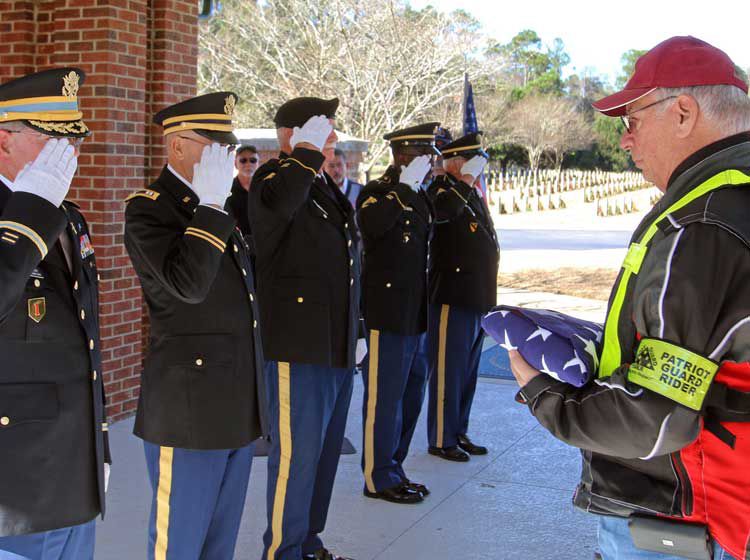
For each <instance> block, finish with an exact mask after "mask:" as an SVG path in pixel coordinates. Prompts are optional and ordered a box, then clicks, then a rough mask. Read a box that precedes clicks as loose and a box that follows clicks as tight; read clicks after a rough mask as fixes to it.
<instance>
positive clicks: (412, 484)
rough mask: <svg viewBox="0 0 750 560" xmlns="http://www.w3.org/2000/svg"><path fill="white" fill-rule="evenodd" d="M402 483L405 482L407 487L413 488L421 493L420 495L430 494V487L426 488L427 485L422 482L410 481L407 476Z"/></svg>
mask: <svg viewBox="0 0 750 560" xmlns="http://www.w3.org/2000/svg"><path fill="white" fill-rule="evenodd" d="M404 484H406V485H407V486H408V487H409V488H413V489H414V490H416V491H417V492H419V493H420V494H422V496H424V497H425V498H426V497H427V496H429V495H430V489H429V488H427V486H425V485H424V484H420V483H419V482H412V481H411V480H409V479H408V478H406V479H404Z"/></svg>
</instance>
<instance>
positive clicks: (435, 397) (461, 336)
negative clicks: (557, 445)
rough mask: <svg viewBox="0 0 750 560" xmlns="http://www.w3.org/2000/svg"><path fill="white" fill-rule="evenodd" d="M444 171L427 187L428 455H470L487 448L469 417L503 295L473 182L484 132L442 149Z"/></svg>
mask: <svg viewBox="0 0 750 560" xmlns="http://www.w3.org/2000/svg"><path fill="white" fill-rule="evenodd" d="M442 154H443V167H444V168H445V171H446V174H445V175H441V176H439V177H437V178H436V179H435V180H434V181H433V182H432V184H431V185H430V188H429V190H428V193H429V195H430V197H431V198H432V200H433V201H434V204H435V212H436V225H435V235H434V238H433V242H432V245H431V253H430V273H429V276H430V325H429V329H428V331H429V341H430V342H429V360H430V394H429V408H428V422H427V424H428V436H429V444H430V446H429V453H430V454H431V455H435V456H437V457H440V458H442V459H447V460H450V461H468V460H469V455H484V454H486V453H487V448H486V447H483V446H481V445H477V444H475V443H473V442H472V441H471V439H470V438H469V435H468V429H469V415H470V413H471V405H472V402H473V400H474V391H475V389H476V385H477V371H478V368H479V358H480V356H481V353H482V341H483V338H484V333H483V331H482V328H481V324H480V321H481V319H482V316H483V315H484V314H485V313H486V312H487V311H489V310H490V309H491V308H492V307H493V306H494V305H495V304H496V301H497V269H498V264H499V261H500V251H499V245H498V242H497V235H496V234H495V226H494V224H493V223H492V218H491V217H490V212H489V209H488V208H487V204H486V202H485V201H484V198H483V197H482V195H481V193H480V192H479V191H478V190H477V189H476V188H475V187H474V182H475V181H476V179H477V177H478V176H479V175H480V174H481V172H482V169H484V166H485V165H486V163H487V160H488V155H487V153H486V152H485V151H484V150H483V149H482V145H481V137H480V134H479V133H476V134H468V135H466V136H463V137H461V138H459V139H457V140H455V141H454V142H451V143H450V144H446V145H445V146H444V147H443V149H442Z"/></svg>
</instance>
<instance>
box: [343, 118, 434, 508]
mask: <svg viewBox="0 0 750 560" xmlns="http://www.w3.org/2000/svg"><path fill="white" fill-rule="evenodd" d="M438 124H439V123H436V122H431V123H426V124H421V125H417V126H413V127H409V128H404V129H402V130H397V131H394V132H391V133H389V134H386V135H385V136H384V137H383V138H384V139H385V140H388V141H389V142H390V147H391V151H392V154H393V164H392V165H391V166H390V167H388V169H386V171H385V174H384V175H383V176H382V177H380V178H379V179H376V180H374V181H371V182H370V183H368V184H367V186H366V187H365V188H364V189H363V190H362V192H361V193H360V195H359V198H358V200H357V216H358V220H359V225H360V228H361V230H362V239H363V242H364V259H363V265H362V281H363V288H362V290H363V314H364V319H365V327H366V329H367V340H368V350H369V351H368V354H367V358H366V360H365V364H364V367H363V381H364V385H365V395H364V402H363V406H362V408H363V440H364V444H363V453H362V471H363V473H364V477H365V488H364V495H365V496H367V497H368V498H379V499H382V500H387V501H389V502H394V503H399V504H412V503H418V502H421V501H422V500H423V499H424V497H425V496H426V495H427V494H429V490H428V489H427V487H426V486H425V485H423V484H419V483H414V482H411V481H410V480H409V478H408V477H407V476H406V473H405V472H404V468H403V462H404V460H405V459H406V456H407V454H408V452H409V445H410V443H411V439H412V436H413V435H414V428H415V427H416V424H417V419H418V418H419V412H420V410H421V408H422V402H423V401H424V392H425V386H426V383H427V373H428V370H427V353H426V336H425V332H426V331H427V253H428V248H429V240H430V232H431V230H432V222H433V210H432V204H431V202H430V201H429V199H428V197H427V194H426V192H425V190H424V189H423V186H426V185H424V182H425V180H426V179H427V178H428V176H429V174H430V171H431V168H432V160H433V159H434V158H435V156H436V155H437V154H438V151H437V150H436V148H435V130H436V128H437V126H438Z"/></svg>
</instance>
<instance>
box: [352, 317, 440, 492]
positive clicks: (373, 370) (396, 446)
mask: <svg viewBox="0 0 750 560" xmlns="http://www.w3.org/2000/svg"><path fill="white" fill-rule="evenodd" d="M426 341H427V336H426V335H424V334H423V335H413V336H409V335H401V334H395V333H390V332H385V331H378V330H370V331H368V337H367V344H368V346H367V347H368V352H367V357H366V358H365V363H364V367H363V370H362V380H363V382H364V385H365V395H364V401H363V403H362V418H363V420H362V423H363V430H362V438H363V445H362V472H363V474H364V476H365V487H366V488H367V490H369V491H370V492H379V491H381V490H385V489H386V488H392V487H394V486H396V485H398V484H400V483H401V482H402V481H403V480H404V479H406V478H407V477H406V474H405V473H404V469H403V461H404V460H405V459H406V456H407V455H408V453H409V445H410V444H411V438H412V436H413V435H414V429H415V427H416V424H417V419H418V418H419V413H420V411H421V409H422V402H423V401H424V393H425V388H426V383H427V359H426V358H427V356H426Z"/></svg>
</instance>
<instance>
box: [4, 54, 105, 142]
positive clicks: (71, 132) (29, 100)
mask: <svg viewBox="0 0 750 560" xmlns="http://www.w3.org/2000/svg"><path fill="white" fill-rule="evenodd" d="M85 78H86V74H84V73H83V70H81V69H79V68H52V69H50V70H44V71H42V72H36V73H34V74H28V75H26V76H23V77H21V78H17V79H15V80H11V81H10V82H7V83H4V84H2V85H0V128H1V127H2V123H6V122H22V123H24V124H25V125H26V126H28V127H29V128H32V129H34V130H36V131H38V132H41V133H42V134H47V135H48V136H68V137H75V138H82V137H84V136H88V135H89V134H91V133H90V132H89V128H88V127H87V126H86V125H85V124H84V122H83V120H82V119H83V114H82V113H81V111H80V109H79V107H78V88H79V87H80V86H81V84H83V81H84V80H85Z"/></svg>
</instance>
